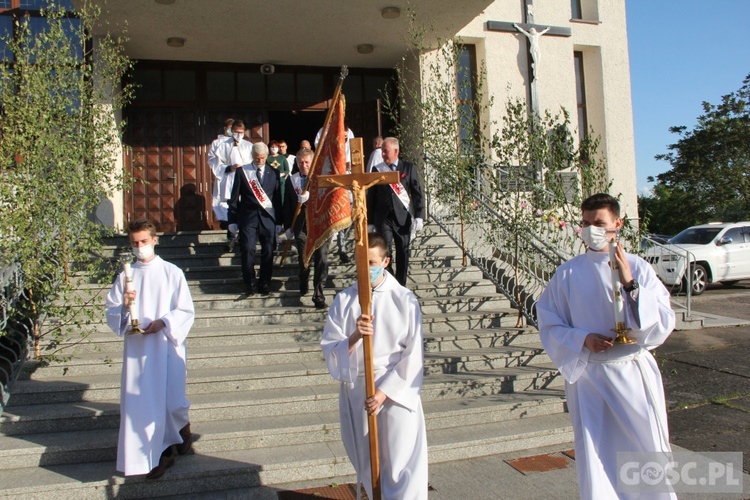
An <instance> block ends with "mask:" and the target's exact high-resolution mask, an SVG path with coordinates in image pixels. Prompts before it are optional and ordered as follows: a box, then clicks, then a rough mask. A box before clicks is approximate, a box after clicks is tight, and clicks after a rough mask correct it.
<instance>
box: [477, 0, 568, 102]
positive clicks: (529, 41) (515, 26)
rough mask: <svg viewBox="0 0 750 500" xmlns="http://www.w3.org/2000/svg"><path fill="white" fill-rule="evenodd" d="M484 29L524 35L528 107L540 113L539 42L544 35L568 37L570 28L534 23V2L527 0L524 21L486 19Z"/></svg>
mask: <svg viewBox="0 0 750 500" xmlns="http://www.w3.org/2000/svg"><path fill="white" fill-rule="evenodd" d="M485 29H486V30H487V31H499V32H503V33H516V34H517V33H521V34H523V35H524V36H525V37H526V46H527V53H528V62H529V73H528V74H529V77H528V82H529V89H528V92H529V102H530V106H529V107H530V108H531V110H532V111H533V113H534V114H536V115H539V114H540V113H541V106H540V103H539V94H538V92H537V76H538V74H539V68H540V62H539V61H540V59H541V49H540V46H539V42H540V40H541V38H542V36H544V35H546V36H563V37H569V36H571V30H570V28H564V27H558V26H540V25H538V24H534V2H533V0H527V3H526V12H525V22H523V23H510V22H506V21H487V23H486V25H485Z"/></svg>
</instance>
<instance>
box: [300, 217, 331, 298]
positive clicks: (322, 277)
mask: <svg viewBox="0 0 750 500" xmlns="http://www.w3.org/2000/svg"><path fill="white" fill-rule="evenodd" d="M306 242H307V234H306V233H304V232H301V231H300V232H299V233H298V234H297V235H296V236H295V237H294V244H295V246H296V247H297V255H299V275H298V276H299V286H300V291H301V290H303V289H306V288H307V284H308V282H309V280H310V268H309V267H305V266H304V264H303V263H302V260H303V258H302V256H303V255H304V252H305V243H306ZM328 243H329V241H326V242H325V243H324V244H323V246H321V247H320V248H318V249H317V250H315V251H314V252H313V254H312V257H311V259H310V260H311V261H312V265H313V266H314V267H315V273H314V274H313V296H312V299H313V302H315V303H319V302H325V300H326V299H325V296H324V295H323V286H324V285H325V282H326V280H327V279H328Z"/></svg>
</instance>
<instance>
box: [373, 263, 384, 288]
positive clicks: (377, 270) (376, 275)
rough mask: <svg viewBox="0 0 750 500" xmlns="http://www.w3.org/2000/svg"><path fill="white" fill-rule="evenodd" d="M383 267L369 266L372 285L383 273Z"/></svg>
mask: <svg viewBox="0 0 750 500" xmlns="http://www.w3.org/2000/svg"><path fill="white" fill-rule="evenodd" d="M383 271H385V269H383V268H382V267H380V266H370V284H371V285H374V284H375V282H376V281H378V280H379V279H380V277H381V276H382V275H383Z"/></svg>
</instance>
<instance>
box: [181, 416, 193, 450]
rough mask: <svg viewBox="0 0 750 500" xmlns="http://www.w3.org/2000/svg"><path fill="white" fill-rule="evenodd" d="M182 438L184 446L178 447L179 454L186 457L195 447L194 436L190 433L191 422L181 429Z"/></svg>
mask: <svg viewBox="0 0 750 500" xmlns="http://www.w3.org/2000/svg"><path fill="white" fill-rule="evenodd" d="M180 437H181V438H182V444H178V445H177V453H179V454H180V455H185V454H187V453H188V452H189V451H190V449H191V448H192V447H193V435H192V434H191V433H190V422H188V423H187V424H186V425H185V427H183V428H182V429H180Z"/></svg>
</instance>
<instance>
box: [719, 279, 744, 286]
mask: <svg viewBox="0 0 750 500" xmlns="http://www.w3.org/2000/svg"><path fill="white" fill-rule="evenodd" d="M739 282H740V280H729V281H722V282H721V284H722V285H724V286H734V285H736V284H737V283H739Z"/></svg>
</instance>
